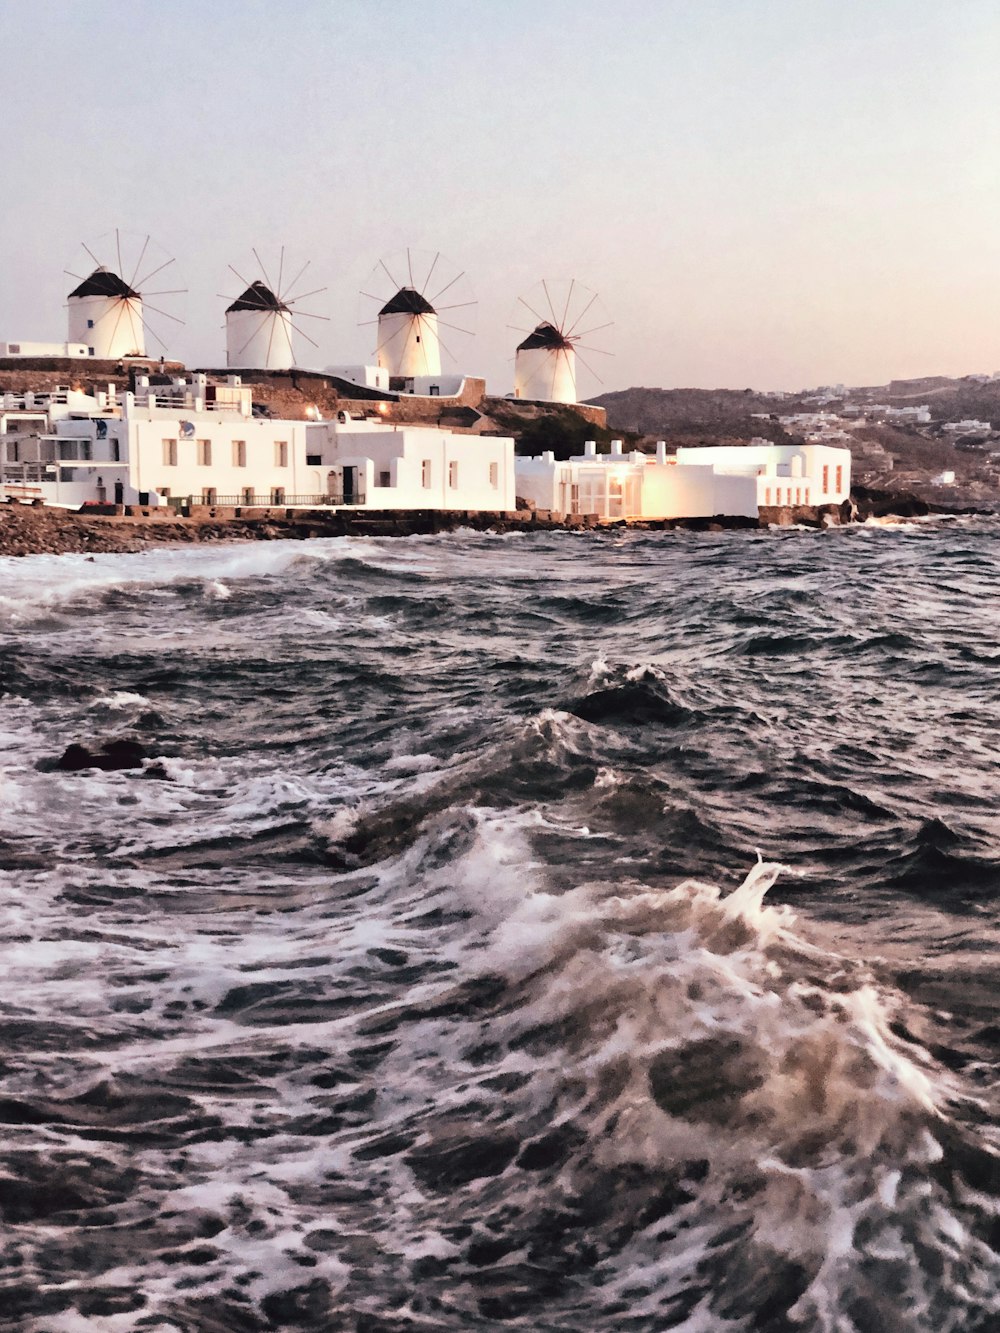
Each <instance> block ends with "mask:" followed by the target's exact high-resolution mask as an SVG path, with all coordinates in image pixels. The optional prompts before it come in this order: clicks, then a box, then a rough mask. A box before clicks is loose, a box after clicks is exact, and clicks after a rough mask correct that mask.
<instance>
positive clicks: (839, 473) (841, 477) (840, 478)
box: [837, 466, 844, 495]
mask: <svg viewBox="0 0 1000 1333" xmlns="http://www.w3.org/2000/svg"><path fill="white" fill-rule="evenodd" d="M843 489H844V469H843V468H842V467H840V466H838V467H837V494H838V495H839V494H840V492H841V491H842V490H843Z"/></svg>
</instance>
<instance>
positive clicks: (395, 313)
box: [377, 287, 441, 379]
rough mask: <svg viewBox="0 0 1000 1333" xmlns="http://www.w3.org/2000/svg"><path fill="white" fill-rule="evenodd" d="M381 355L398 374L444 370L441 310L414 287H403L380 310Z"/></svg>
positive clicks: (386, 365)
mask: <svg viewBox="0 0 1000 1333" xmlns="http://www.w3.org/2000/svg"><path fill="white" fill-rule="evenodd" d="M377 359H378V364H379V365H380V366H382V367H384V368H385V369H386V370H388V372H389V374H390V375H391V376H393V377H394V378H395V377H397V376H398V377H399V378H401V379H412V378H414V377H417V376H430V377H431V378H435V377H437V376H439V375H440V374H441V346H440V343H439V341H438V317H437V312H436V311H435V309H434V307H433V306H432V305H431V303H430V302H429V301H428V300H427V298H426V297H425V296H422V295H421V294H420V292H418V291H416V290H415V289H414V288H413V287H400V289H399V291H398V292H397V293H396V295H395V296H394V297H392V299H391V300H389V301H387V302H386V303H385V305H384V306H383V307H382V309H381V310H380V311H379V312H378V352H377Z"/></svg>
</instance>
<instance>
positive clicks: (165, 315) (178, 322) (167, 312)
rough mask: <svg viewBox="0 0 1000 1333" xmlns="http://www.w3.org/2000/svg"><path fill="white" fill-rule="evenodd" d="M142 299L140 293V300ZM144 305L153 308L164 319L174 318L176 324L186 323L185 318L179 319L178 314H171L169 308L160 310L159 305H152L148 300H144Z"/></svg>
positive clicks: (149, 308)
mask: <svg viewBox="0 0 1000 1333" xmlns="http://www.w3.org/2000/svg"><path fill="white" fill-rule="evenodd" d="M141 299H142V297H141V293H140V300H141ZM143 305H144V306H145V307H146V309H147V310H152V311H153V313H154V314H156V315H162V316H163V318H164V319H172V320H173V321H174V323H175V324H183V323H184V320H183V319H178V318H177V316H176V315H171V314H170V312H169V311H167V310H160V309H159V308H158V307H157V306H155V305H150V304H149V303H148V302H146V301H143Z"/></svg>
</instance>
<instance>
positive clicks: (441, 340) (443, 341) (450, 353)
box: [438, 334, 458, 366]
mask: <svg viewBox="0 0 1000 1333" xmlns="http://www.w3.org/2000/svg"><path fill="white" fill-rule="evenodd" d="M438 343H439V345H440V346H441V347H443V348H444V350H445V351H446V352H447V353H448V355H449V356H450V357H451V359H452V361H454V363H455V365H456V366H457V365H458V357H457V356H456V355H455V353H454V352H453V351H452V350H451V348H450V347H449V346H448V344H447V343H446V342H445V340H444V339H443V338H442V337H441V335H440V334H438Z"/></svg>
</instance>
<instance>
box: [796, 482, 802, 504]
mask: <svg viewBox="0 0 1000 1333" xmlns="http://www.w3.org/2000/svg"><path fill="white" fill-rule="evenodd" d="M795 503H796V504H797V505H800V504H801V503H802V488H801V486H796V488H795Z"/></svg>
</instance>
